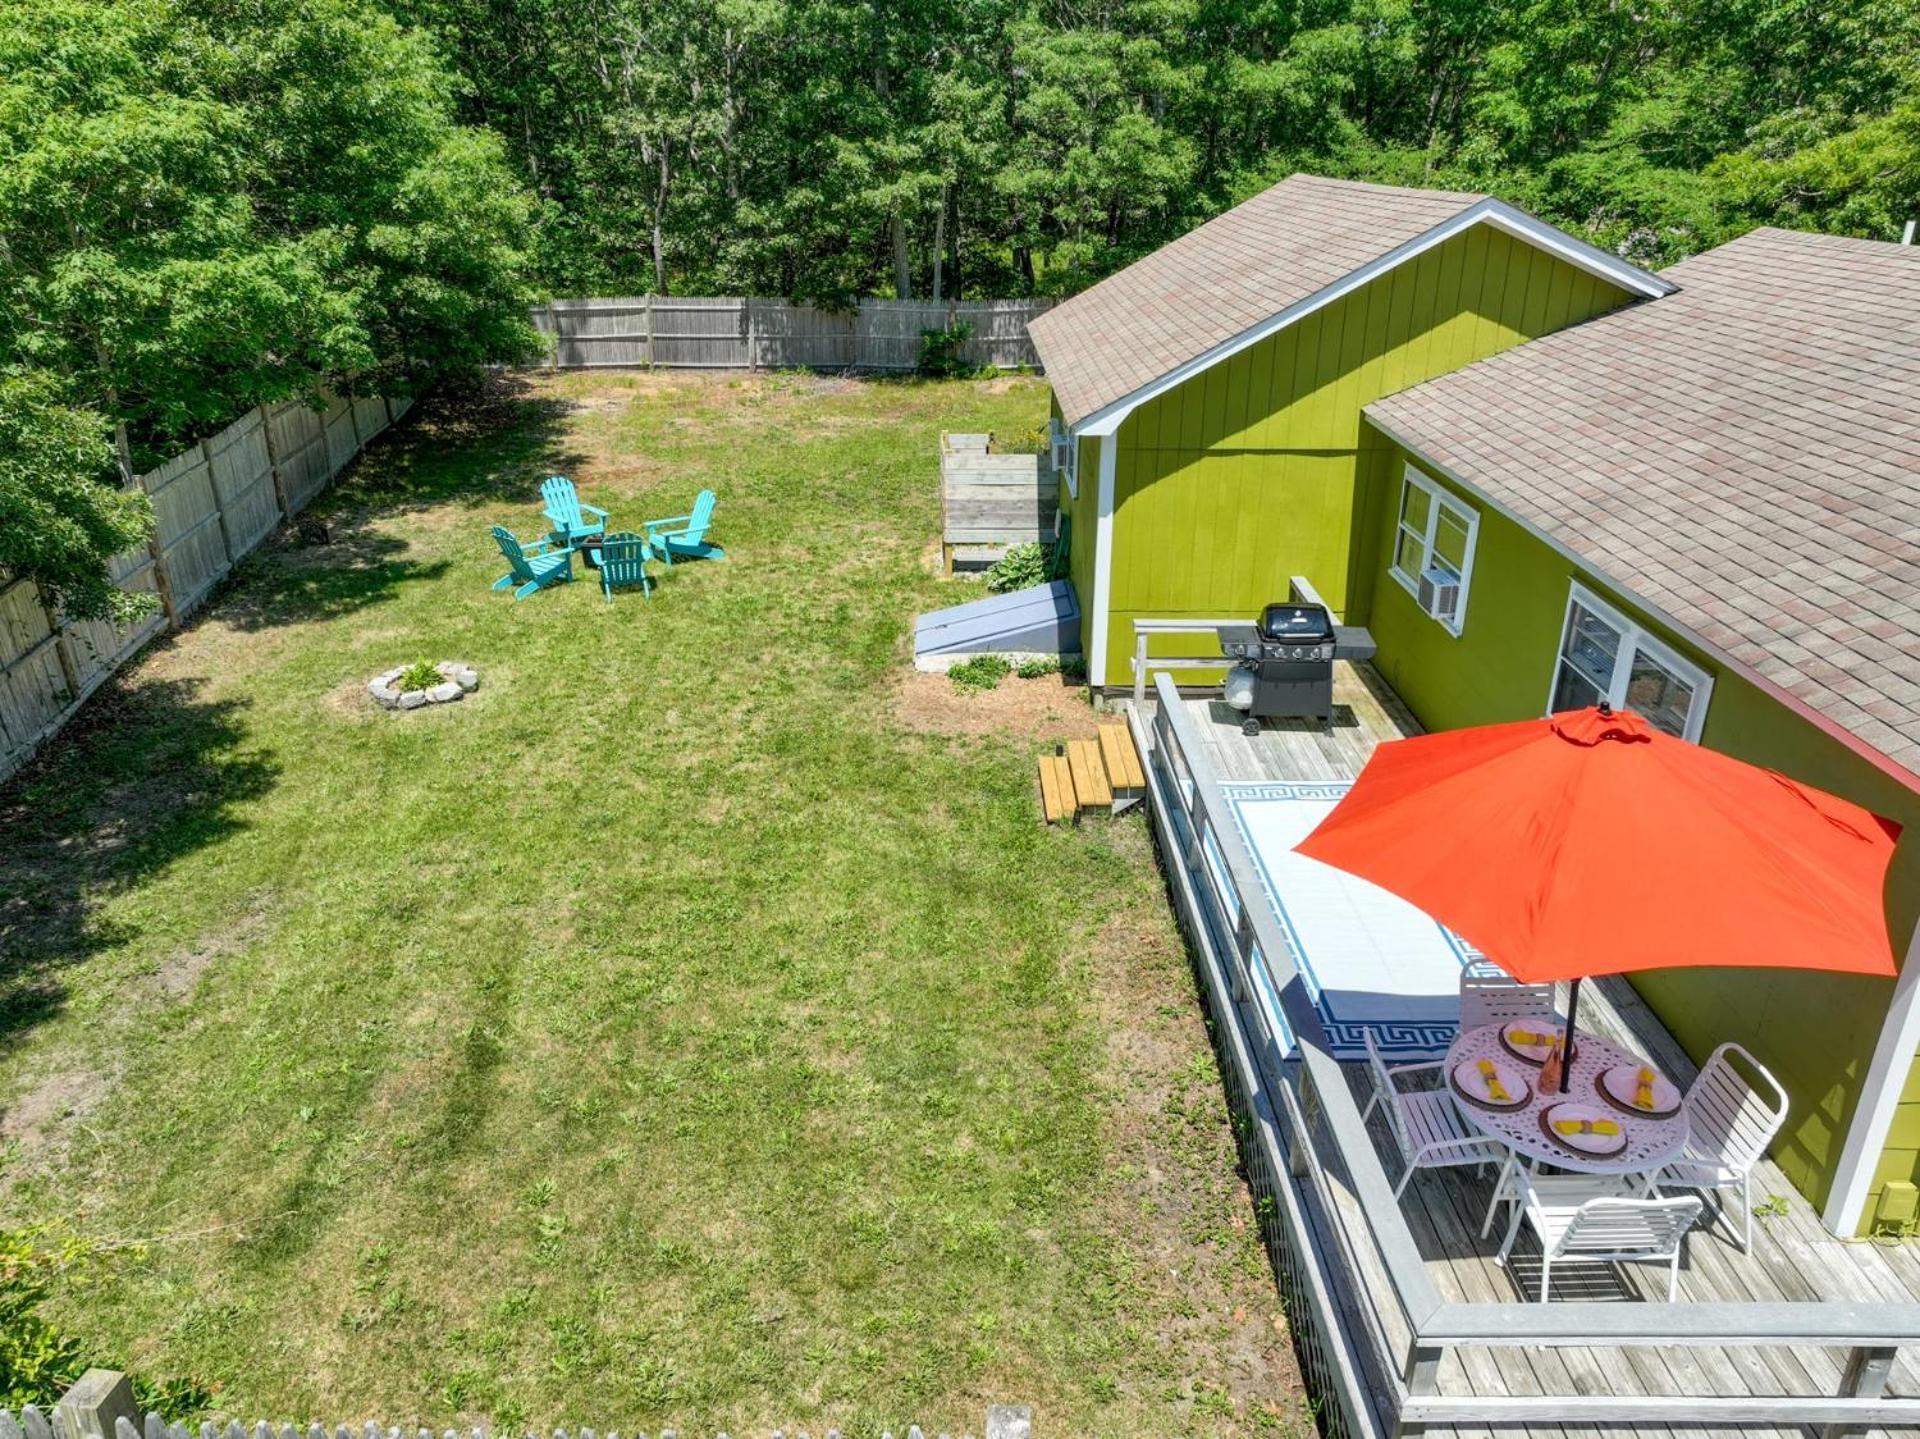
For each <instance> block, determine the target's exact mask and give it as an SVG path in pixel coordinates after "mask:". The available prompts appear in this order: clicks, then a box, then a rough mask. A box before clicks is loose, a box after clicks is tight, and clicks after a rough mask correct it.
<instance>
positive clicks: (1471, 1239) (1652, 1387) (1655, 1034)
mask: <svg viewBox="0 0 1920 1439" xmlns="http://www.w3.org/2000/svg"><path fill="white" fill-rule="evenodd" d="M1335 701H1336V707H1337V712H1336V719H1335V723H1334V726H1333V729H1332V731H1331V732H1330V733H1328V732H1323V731H1322V730H1321V729H1320V727H1319V726H1318V725H1315V724H1311V723H1306V722H1299V723H1278V724H1276V723H1269V724H1268V725H1267V726H1266V727H1265V729H1264V730H1263V732H1262V733H1261V734H1259V735H1258V736H1254V737H1248V736H1243V735H1242V734H1241V733H1240V731H1239V720H1240V716H1239V715H1238V713H1236V712H1234V711H1231V710H1229V709H1228V708H1227V707H1226V706H1225V705H1223V704H1222V703H1220V701H1219V700H1218V699H1217V698H1212V699H1208V698H1185V699H1182V701H1181V703H1182V705H1183V706H1184V708H1185V711H1186V715H1187V718H1188V719H1189V721H1190V722H1191V729H1192V731H1193V733H1194V735H1195V736H1196V738H1197V742H1198V746H1199V748H1200V749H1201V751H1202V752H1203V753H1204V755H1205V757H1206V759H1207V761H1208V762H1209V764H1210V766H1211V768H1212V770H1213V773H1214V775H1215V777H1217V778H1218V779H1220V780H1223V781H1229V782H1231V781H1237V780H1244V781H1262V780H1296V781H1297V780H1314V779H1348V778H1352V777H1353V776H1355V775H1356V774H1358V772H1359V770H1360V768H1361V766H1362V765H1363V764H1364V763H1365V762H1366V759H1367V757H1368V755H1370V754H1371V753H1372V751H1373V749H1374V747H1375V746H1376V745H1377V744H1379V743H1380V742H1381V741H1383V740H1388V739H1395V738H1399V737H1402V736H1404V735H1407V734H1412V733H1417V732H1418V727H1417V725H1416V724H1415V723H1414V721H1413V719H1412V716H1411V715H1410V714H1409V713H1408V712H1407V710H1406V707H1405V706H1404V705H1403V704H1402V703H1401V702H1400V701H1399V699H1398V697H1397V696H1395V695H1394V694H1393V693H1392V691H1391V690H1389V689H1388V688H1387V686H1386V685H1385V684H1384V683H1383V682H1382V681H1381V679H1380V678H1379V676H1378V675H1377V674H1376V673H1374V672H1373V671H1372V669H1371V667H1370V666H1358V667H1356V666H1350V665H1347V664H1344V663H1343V664H1341V665H1340V666H1339V667H1338V669H1337V671H1336V681H1335ZM1152 704H1153V701H1152V700H1149V701H1148V705H1147V708H1148V709H1149V710H1150V709H1151V707H1152ZM1581 1018H1582V1020H1583V1021H1584V1022H1587V1023H1590V1024H1591V1025H1592V1026H1593V1027H1594V1028H1595V1029H1596V1030H1597V1031H1599V1032H1601V1033H1602V1034H1604V1035H1606V1036H1607V1037H1609V1038H1612V1039H1614V1040H1616V1041H1618V1042H1620V1043H1623V1044H1625V1045H1627V1046H1629V1047H1631V1048H1633V1049H1635V1050H1636V1051H1638V1052H1639V1053H1641V1054H1644V1055H1646V1056H1647V1057H1648V1058H1649V1059H1651V1060H1653V1061H1654V1062H1655V1063H1656V1064H1658V1065H1660V1066H1661V1067H1662V1068H1663V1069H1664V1070H1665V1071H1666V1073H1667V1074H1669V1075H1670V1076H1671V1077H1672V1078H1673V1079H1674V1080H1675V1082H1676V1083H1679V1084H1681V1085H1682V1087H1684V1086H1685V1085H1686V1083H1687V1082H1689V1081H1690V1080H1691V1079H1692V1077H1693V1073H1694V1068H1693V1065H1692V1063H1691V1061H1690V1060H1689V1059H1688V1058H1687V1056H1686V1055H1685V1053H1684V1052H1683V1051H1682V1050H1681V1049H1680V1047H1679V1046H1678V1044H1677V1043H1676V1042H1675V1041H1674V1039H1673V1038H1672V1036H1671V1035H1670V1034H1668V1033H1667V1031H1666V1030H1665V1028H1664V1027H1663V1026H1662V1025H1661V1024H1660V1023H1659V1021H1658V1020H1657V1019H1656V1018H1655V1017H1654V1015H1653V1014H1652V1013H1651V1011H1649V1010H1648V1009H1647V1007H1646V1006H1645V1005H1644V1004H1642V1003H1641V1002H1640V1001H1639V999H1638V998H1637V996H1636V995H1635V993H1634V991H1633V990H1632V989H1631V987H1630V986H1628V985H1627V984H1626V983H1625V982H1624V981H1621V980H1601V981H1597V982H1593V981H1590V982H1589V983H1588V985H1587V986H1586V987H1585V988H1584V989H1583V990H1582V1006H1581ZM1761 1058H1762V1059H1763V1060H1764V1058H1765V1056H1761ZM1343 1068H1344V1070H1345V1072H1346V1075H1347V1078H1348V1081H1349V1085H1350V1088H1351V1090H1352V1092H1353V1093H1354V1094H1355V1095H1356V1096H1358V1097H1360V1099H1361V1102H1362V1103H1364V1099H1365V1096H1366V1095H1367V1094H1368V1092H1369V1091H1368V1078H1367V1075H1366V1073H1365V1070H1364V1069H1363V1068H1362V1067H1360V1066H1357V1065H1348V1066H1343ZM1373 1138H1374V1141H1375V1147H1376V1151H1377V1152H1378V1153H1379V1154H1380V1156H1381V1162H1382V1163H1383V1165H1384V1166H1385V1167H1386V1169H1387V1171H1388V1173H1389V1174H1391V1175H1394V1176H1396V1177H1397V1175H1398V1173H1399V1161H1398V1159H1397V1157H1396V1156H1395V1154H1394V1152H1393V1150H1392V1147H1391V1144H1390V1142H1389V1141H1388V1139H1387V1137H1386V1134H1385V1131H1384V1127H1383V1126H1382V1125H1381V1122H1380V1120H1379V1119H1378V1118H1377V1117H1376V1120H1375V1129H1374V1134H1373ZM1322 1170H1323V1172H1324V1175H1325V1179H1326V1181H1327V1193H1329V1194H1330V1195H1331V1197H1332V1201H1333V1202H1332V1208H1333V1209H1334V1210H1335V1211H1337V1212H1338V1214H1339V1227H1340V1228H1342V1229H1344V1230H1345V1231H1346V1233H1345V1234H1344V1235H1339V1236H1328V1237H1329V1239H1330V1240H1331V1241H1332V1242H1330V1243H1329V1244H1328V1246H1327V1247H1328V1250H1329V1252H1333V1253H1344V1254H1345V1255H1346V1256H1347V1257H1348V1264H1349V1266H1350V1267H1349V1268H1348V1270H1347V1275H1346V1277H1347V1278H1348V1279H1349V1281H1350V1283H1351V1286H1352V1288H1353V1289H1354V1290H1355V1292H1353V1293H1349V1294H1344V1295H1339V1296H1337V1299H1338V1302H1339V1303H1340V1304H1341V1305H1342V1307H1343V1308H1345V1309H1347V1310H1348V1311H1349V1313H1350V1314H1353V1315H1361V1314H1366V1315H1369V1316H1371V1319H1372V1321H1373V1322H1374V1323H1375V1324H1377V1325H1378V1326H1379V1327H1381V1328H1384V1329H1385V1330H1386V1332H1387V1334H1388V1336H1389V1338H1388V1345H1387V1351H1388V1353H1390V1354H1391V1353H1399V1352H1403V1350H1404V1348H1405V1346H1406V1344H1407V1343H1408V1342H1409V1340H1410V1334H1409V1330H1408V1327H1407V1324H1406V1321H1405V1319H1404V1317H1402V1316H1400V1315H1399V1313H1398V1307H1397V1305H1396V1303H1395V1301H1394V1297H1393V1293H1392V1290H1391V1287H1390V1282H1389V1280H1388V1278H1387V1276H1386V1274H1385V1273H1384V1271H1380V1270H1375V1271H1374V1272H1370V1273H1364V1277H1360V1276H1358V1275H1356V1273H1355V1270H1356V1269H1358V1270H1360V1271H1363V1272H1364V1271H1366V1270H1367V1268H1368V1266H1367V1264H1366V1262H1365V1254H1366V1250H1367V1247H1368V1246H1367V1243H1366V1241H1365V1238H1364V1236H1365V1235H1366V1233H1367V1224H1366V1220H1365V1216H1364V1214H1363V1213H1362V1212H1361V1208H1360V1203H1359V1200H1358V1199H1357V1198H1356V1196H1355V1194H1354V1192H1353V1188H1352V1186H1351V1184H1350V1182H1349V1178H1348V1176H1347V1175H1346V1174H1344V1173H1341V1172H1337V1166H1336V1165H1335V1164H1323V1166H1322ZM1491 1182H1492V1177H1491V1175H1482V1174H1477V1173H1475V1172H1474V1171H1471V1170H1443V1171H1428V1172H1426V1173H1423V1174H1421V1175H1420V1176H1419V1177H1417V1178H1416V1179H1415V1180H1414V1182H1413V1183H1412V1184H1411V1185H1410V1186H1409V1188H1408V1190H1407V1193H1406V1197H1405V1199H1404V1201H1403V1203H1402V1210H1403V1213H1404V1214H1405V1216H1406V1218H1407V1220H1408V1224H1409V1226H1410V1228H1411V1229H1412V1232H1413V1236H1414V1240H1415V1243H1416V1246H1417V1248H1418V1251H1419V1254H1420V1257H1421V1259H1422V1261H1424V1264H1425V1267H1426V1270H1427V1273H1428V1275H1429V1277H1430V1278H1431V1280H1432V1282H1433V1284H1434V1286H1435V1287H1436V1288H1437V1290H1438V1291H1439V1293H1440V1295H1441V1297H1442V1298H1443V1299H1444V1300H1446V1301H1448V1302H1452V1303H1460V1304H1476V1305H1478V1304H1509V1305H1511V1304H1513V1303H1515V1302H1516V1301H1527V1300H1531V1299H1532V1298H1533V1297H1534V1296H1535V1295H1537V1293H1538V1292H1539V1291H1538V1284H1539V1277H1540V1264H1539V1249H1538V1246H1537V1245H1535V1244H1533V1242H1532V1238H1531V1235H1530V1234H1527V1233H1525V1232H1524V1231H1523V1236H1522V1238H1521V1240H1520V1241H1519V1243H1518V1244H1517V1245H1516V1248H1515V1254H1514V1256H1513V1259H1512V1262H1511V1264H1510V1265H1509V1266H1507V1267H1502V1266H1501V1265H1499V1264H1497V1263H1496V1262H1495V1259H1494V1254H1495V1251H1496V1249H1497V1246H1498V1241H1499V1238H1500V1233H1501V1231H1500V1228H1499V1226H1498V1225H1496V1227H1495V1230H1494V1235H1493V1237H1492V1238H1491V1239H1487V1240H1483V1239H1481V1238H1480V1234H1479V1230H1480V1223H1481V1219H1482V1216H1483V1214H1484V1212H1485V1208H1486V1204H1487V1199H1488V1196H1489V1193H1490V1186H1491ZM1770 1195H1782V1196H1785V1197H1786V1200H1787V1205H1786V1212H1785V1213H1784V1214H1782V1215H1779V1216H1776V1217H1772V1218H1769V1219H1767V1220H1764V1221H1759V1220H1756V1222H1755V1225H1754V1244H1753V1250H1752V1252H1751V1253H1750V1254H1743V1253H1741V1251H1740V1249H1739V1247H1738V1245H1737V1242H1736V1241H1735V1239H1734V1237H1733V1236H1732V1235H1731V1234H1730V1232H1729V1228H1728V1224H1727V1221H1725V1220H1722V1221H1720V1222H1717V1223H1715V1224H1714V1225H1713V1227H1712V1228H1708V1227H1706V1225H1705V1223H1704V1222H1703V1224H1702V1225H1701V1226H1700V1227H1697V1228H1696V1229H1695V1230H1694V1231H1693V1233H1692V1234H1691V1235H1690V1236H1689V1239H1688V1243H1687V1249H1686V1257H1685V1262H1684V1263H1683V1265H1682V1268H1681V1277H1680V1298H1681V1300H1682V1302H1700V1303H1711V1302H1715V1301H1731V1302H1735V1303H1767V1302H1783V1303H1794V1304H1799V1303H1816V1302H1820V1301H1854V1302H1859V1301H1867V1302H1873V1301H1878V1302H1883V1303H1893V1304H1910V1303H1915V1304H1920V1243H1869V1242H1843V1241H1841V1240H1839V1239H1836V1238H1835V1237H1834V1236H1832V1235H1830V1234H1828V1233H1827V1232H1826V1231H1825V1230H1824V1229H1822V1228H1821V1226H1820V1224H1819V1221H1818V1218H1817V1216H1816V1215H1815V1213H1814V1211H1813V1207H1812V1206H1811V1205H1810V1204H1809V1203H1808V1202H1807V1201H1806V1200H1805V1199H1804V1198H1802V1197H1801V1196H1800V1195H1799V1194H1798V1193H1797V1192H1796V1191H1795V1190H1794V1188H1793V1186H1792V1185H1791V1184H1790V1183H1789V1182H1788V1181H1787V1180H1786V1178H1785V1176H1784V1175H1782V1174H1781V1172H1780V1171H1779V1170H1778V1169H1777V1168H1775V1167H1774V1165H1773V1164H1772V1163H1771V1162H1768V1163H1767V1164H1765V1165H1764V1166H1763V1168H1762V1169H1761V1170H1760V1171H1759V1172H1758V1173H1757V1174H1756V1175H1755V1179H1754V1196H1755V1202H1756V1203H1759V1202H1761V1201H1763V1200H1764V1199H1766V1198H1767V1197H1768V1196H1770ZM1708 1214H1709V1216H1714V1214H1715V1211H1714V1210H1713V1209H1712V1208H1711V1207H1709V1210H1708ZM1356 1256H1357V1257H1358V1258H1357V1261H1356ZM1656 1271H1657V1272H1656ZM1665 1273H1666V1271H1665V1267H1664V1266H1639V1265H1632V1264H1627V1265H1617V1266H1603V1265H1593V1264H1580V1265H1573V1266H1568V1267H1565V1268H1562V1269H1557V1270H1556V1272H1555V1275H1554V1299H1555V1301H1556V1303H1558V1302H1559V1301H1562V1300H1567V1301H1580V1300H1586V1301H1600V1302H1605V1303H1618V1304H1633V1303H1642V1302H1657V1301H1660V1300H1663V1299H1664V1298H1665ZM1509 1312H1513V1311H1509ZM1520 1312H1521V1313H1524V1312H1525V1311H1520ZM1396 1325H1397V1330H1396ZM1516 1337H1521V1336H1520V1335H1518V1334H1517V1335H1516ZM1847 1361H1848V1353H1847V1351H1846V1350H1845V1349H1843V1348H1819V1347H1806V1346H1777V1347H1759V1346H1745V1347H1741V1348H1714V1347H1703V1346H1700V1347H1696V1346H1682V1345H1676V1346H1672V1347H1639V1348H1613V1349H1605V1350H1593V1349H1583V1348H1577V1347H1560V1346H1536V1347H1521V1346H1519V1345H1516V1346H1514V1347H1511V1348H1505V1347H1471V1346H1461V1347H1457V1348H1449V1349H1447V1350H1446V1351H1445V1352H1444V1355H1443V1356H1442V1357H1441V1359H1440V1360H1439V1364H1438V1370H1437V1377H1436V1379H1435V1381H1434V1388H1433V1391H1432V1392H1437V1393H1439V1394H1442V1395H1454V1396H1475V1397H1484V1398H1490V1399H1499V1398H1502V1397H1505V1396H1524V1395H1569V1394H1571V1395H1694V1396H1699V1395H1714V1396H1721V1395H1724V1396H1727V1397H1728V1398H1729V1399H1739V1398H1741V1397H1745V1396H1750V1395H1770V1396H1779V1395H1783V1394H1796V1395H1806V1396H1831V1395H1834V1394H1837V1393H1842V1392H1847V1391H1845V1390H1844V1389H1843V1387H1842V1386H1843V1372H1842V1371H1843V1369H1844V1368H1845V1366H1846V1364H1847ZM1886 1392H1887V1394H1888V1395H1889V1396H1890V1397H1891V1396H1899V1397H1907V1398H1912V1397H1916V1396H1920V1353H1916V1351H1915V1350H1914V1349H1913V1348H1907V1349H1903V1350H1901V1351H1900V1352H1899V1356H1898V1359H1897V1360H1896V1362H1895V1365H1894V1369H1893V1373H1892V1377H1891V1380H1890V1382H1889V1384H1888V1387H1887V1391H1886ZM1380 1397H1382V1398H1384V1397H1385V1396H1384V1395H1381V1396H1380ZM1494 1407H1497V1406H1490V1410H1491V1408H1494ZM1425 1432H1427V1433H1430V1434H1457V1435H1460V1436H1463V1439H1487V1436H1502V1439H1534V1436H1554V1439H1560V1436H1575V1435H1588V1434H1592V1435H1606V1436H1622V1439H1624V1436H1669V1435H1673V1436H1679V1435H1687V1436H1700V1435H1705V1436H1713V1439H1717V1436H1725V1435H1742V1436H1763V1439H1771V1436H1782V1439H1784V1436H1788V1435H1792V1436H1803V1435H1806V1434H1808V1433H1810V1432H1817V1431H1814V1430H1809V1429H1807V1428H1802V1427H1786V1428H1782V1427H1777V1426H1776V1425H1773V1424H1755V1423H1751V1422H1739V1416H1738V1414H1737V1406H1729V1411H1728V1415H1727V1422H1726V1423H1725V1424H1724V1425H1720V1426H1718V1427H1716V1426H1713V1425H1703V1424H1689V1425H1679V1426H1674V1427H1669V1426H1667V1425H1662V1424H1648V1423H1646V1422H1644V1421H1638V1422H1634V1423H1630V1424H1627V1425H1621V1424H1612V1425H1607V1424H1595V1423H1580V1422H1577V1421H1576V1422H1568V1423H1564V1424H1562V1423H1540V1422H1538V1421H1537V1420H1536V1421H1533V1422H1529V1423H1525V1424H1507V1425H1502V1424H1500V1423H1498V1422H1497V1420H1496V1419H1495V1418H1494V1416H1493V1415H1492V1414H1491V1412H1490V1414H1489V1427H1485V1428H1477V1427H1440V1426H1429V1427H1428V1428H1427V1429H1426V1430H1425ZM1834 1432H1836V1433H1837V1432H1838V1431H1837V1430H1836V1431H1834ZM1850 1432H1852V1433H1865V1434H1869V1435H1880V1434H1892V1433H1901V1434H1911V1433H1914V1432H1916V1431H1915V1430H1911V1429H1907V1428H1901V1429H1898V1430H1893V1429H1884V1428H1869V1429H1855V1430H1852V1431H1850Z"/></svg>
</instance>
